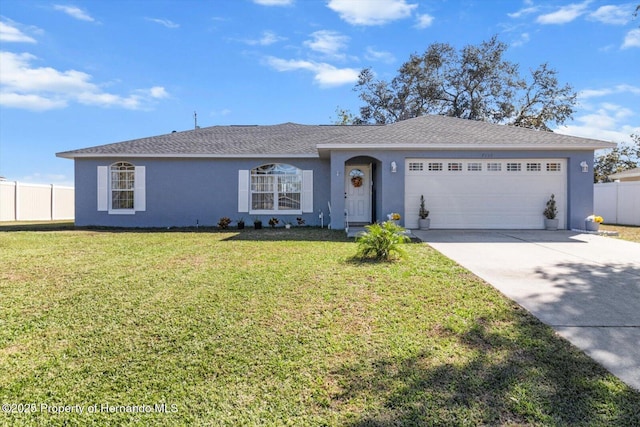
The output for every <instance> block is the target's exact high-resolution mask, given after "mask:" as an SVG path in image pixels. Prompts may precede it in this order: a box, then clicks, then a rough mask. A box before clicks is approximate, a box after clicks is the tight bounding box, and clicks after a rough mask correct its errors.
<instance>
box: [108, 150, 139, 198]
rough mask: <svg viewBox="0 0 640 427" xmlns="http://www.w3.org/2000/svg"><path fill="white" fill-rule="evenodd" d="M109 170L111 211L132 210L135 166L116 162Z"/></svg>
mask: <svg viewBox="0 0 640 427" xmlns="http://www.w3.org/2000/svg"><path fill="white" fill-rule="evenodd" d="M110 169H111V170H110V172H111V173H110V176H111V180H110V184H111V185H110V193H111V209H114V210H115V209H134V189H135V166H133V165H132V164H131V163H126V162H118V163H114V164H112V165H111V168H110Z"/></svg>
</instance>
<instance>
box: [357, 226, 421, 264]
mask: <svg viewBox="0 0 640 427" xmlns="http://www.w3.org/2000/svg"><path fill="white" fill-rule="evenodd" d="M365 228H366V230H367V231H366V232H365V233H363V234H361V235H360V236H358V238H357V239H356V242H357V243H358V254H357V256H358V257H359V258H361V259H364V258H373V259H376V260H381V261H388V260H390V259H392V258H393V257H394V255H398V256H403V255H404V254H405V251H404V249H403V248H402V247H401V245H402V244H404V243H407V242H409V241H410V240H411V239H409V237H407V236H406V235H405V234H404V232H405V229H404V228H402V227H400V226H399V225H397V224H396V223H395V222H393V221H387V222H383V223H382V224H372V225H368V226H366V227H365Z"/></svg>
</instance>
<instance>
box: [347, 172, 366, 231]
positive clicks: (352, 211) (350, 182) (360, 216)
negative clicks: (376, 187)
mask: <svg viewBox="0 0 640 427" xmlns="http://www.w3.org/2000/svg"><path fill="white" fill-rule="evenodd" d="M344 176H345V183H344V189H345V190H344V191H345V199H346V200H345V206H346V209H347V213H348V215H349V222H366V223H369V222H371V167H370V166H369V165H355V166H347V167H346V168H345V174H344Z"/></svg>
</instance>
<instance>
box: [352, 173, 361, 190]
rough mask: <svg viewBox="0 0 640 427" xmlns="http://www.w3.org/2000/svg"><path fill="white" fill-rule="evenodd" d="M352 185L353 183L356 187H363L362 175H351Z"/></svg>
mask: <svg viewBox="0 0 640 427" xmlns="http://www.w3.org/2000/svg"><path fill="white" fill-rule="evenodd" d="M351 185H353V186H354V187H356V188H358V187H362V177H361V176H357V175H356V176H353V177H351Z"/></svg>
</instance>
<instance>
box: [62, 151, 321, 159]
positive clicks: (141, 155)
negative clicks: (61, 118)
mask: <svg viewBox="0 0 640 427" xmlns="http://www.w3.org/2000/svg"><path fill="white" fill-rule="evenodd" d="M56 157H61V158H64V159H96V158H114V157H126V158H161V159H175V158H183V159H194V158H197V159H247V158H248V159H254V158H262V159H276V158H278V159H281V158H294V159H316V158H318V157H320V156H319V155H318V154H317V153H316V154H299V153H298V154H273V153H271V154H260V153H248V154H202V153H177V154H172V153H160V154H158V153H68V152H64V153H56Z"/></svg>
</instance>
